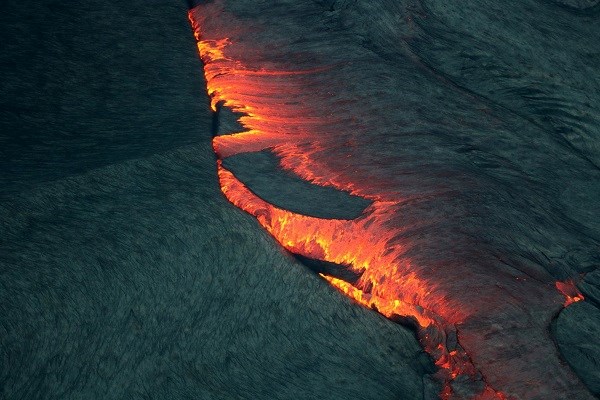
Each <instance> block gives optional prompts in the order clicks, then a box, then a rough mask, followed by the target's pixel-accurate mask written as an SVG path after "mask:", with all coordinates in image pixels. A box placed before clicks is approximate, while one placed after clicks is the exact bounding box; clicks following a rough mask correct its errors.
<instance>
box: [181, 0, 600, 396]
mask: <svg viewBox="0 0 600 400" xmlns="http://www.w3.org/2000/svg"><path fill="white" fill-rule="evenodd" d="M597 8H598V7H594V6H593V4H592V5H588V6H586V5H585V4H583V5H582V4H576V5H574V4H558V3H551V2H546V3H544V2H539V1H533V0H530V1H525V2H523V1H518V2H517V1H512V2H510V4H505V3H502V4H500V3H499V2H492V1H481V0H479V1H467V2H460V4H459V3H456V5H450V4H448V2H438V1H422V2H418V1H400V2H398V1H355V2H292V1H287V2H286V1H283V2H277V3H276V4H272V2H252V3H250V2H248V3H246V2H239V1H225V0H217V1H211V2H207V3H206V4H199V5H198V6H197V7H196V8H194V9H193V10H192V11H191V12H190V19H191V22H192V25H193V28H194V32H195V35H196V38H197V40H198V48H199V52H200V56H201V59H202V61H203V63H204V74H205V78H206V81H207V91H208V94H209V95H210V97H211V104H212V108H213V111H214V112H215V113H217V115H216V118H219V113H221V112H223V110H224V109H228V110H230V111H228V112H229V114H228V118H230V119H231V118H234V119H236V118H237V122H238V123H239V125H240V128H241V129H240V130H239V131H235V130H232V131H231V130H230V131H228V132H227V131H225V130H223V129H219V127H218V126H217V128H216V132H215V133H217V134H218V135H217V136H215V138H214V140H213V147H214V150H215V152H216V154H217V156H218V159H219V160H218V161H217V165H218V173H219V181H220V185H221V190H222V191H223V193H224V194H225V196H226V197H227V199H228V200H229V201H230V202H232V203H233V204H234V205H236V206H237V207H239V208H241V209H243V210H244V211H247V212H248V213H250V214H251V215H253V216H255V217H256V218H257V220H258V221H259V223H260V224H261V225H262V226H263V227H264V228H265V229H266V230H267V231H268V232H269V233H270V234H271V235H273V237H274V238H275V239H276V240H277V241H278V242H279V243H280V244H281V245H282V246H283V247H284V248H285V249H287V250H289V251H290V252H292V253H295V254H299V255H300V256H302V257H307V258H309V259H313V260H321V261H323V262H327V263H334V264H338V265H340V266H342V267H345V268H346V269H348V270H351V271H352V272H354V273H355V275H351V276H354V277H355V278H354V279H349V278H348V277H347V276H346V277H344V278H340V277H336V276H332V275H329V274H327V273H321V276H322V277H323V278H324V279H326V280H327V281H328V282H329V283H330V284H332V285H333V286H335V287H337V288H338V289H340V290H341V291H342V292H343V293H345V294H346V295H348V296H350V297H352V298H353V299H355V300H357V302H358V303H360V304H363V305H365V306H367V307H371V308H373V309H375V310H376V311H378V312H379V313H381V314H383V315H384V316H386V317H389V318H391V319H398V318H400V319H403V320H404V321H405V322H406V321H412V323H413V324H414V326H415V329H416V331H417V335H418V338H419V341H420V343H421V345H422V346H423V348H424V349H425V350H426V351H427V353H428V354H429V355H430V356H431V358H432V359H433V361H434V362H435V364H436V365H437V367H438V368H439V369H438V372H437V373H436V375H435V377H436V379H438V380H439V381H440V382H442V383H443V388H442V389H441V392H440V396H441V397H443V398H451V399H454V398H456V399H462V398H490V399H491V398H515V399H564V398H577V399H586V398H591V397H592V394H591V393H590V390H594V389H592V387H591V386H593V385H594V383H593V379H586V378H585V377H583V376H582V375H581V374H580V376H578V375H576V374H575V373H574V370H573V369H572V368H571V367H570V366H569V365H568V364H567V363H565V362H564V361H562V360H561V356H560V354H559V351H558V349H557V345H556V343H555V341H554V339H553V337H552V336H551V329H550V326H551V324H552V321H553V318H555V317H556V315H557V314H558V313H559V312H560V311H561V309H563V307H565V306H570V305H571V304H573V303H577V302H579V301H581V300H584V297H585V296H584V295H583V294H582V293H580V291H579V289H577V287H576V285H577V283H578V282H580V281H581V280H582V279H583V277H584V275H585V274H586V273H589V272H591V271H593V270H594V269H595V268H597V265H598V260H599V258H598V238H599V235H598V234H599V230H598V222H599V221H598V215H597V212H598V208H597V206H598V198H600V193H599V191H598V188H599V182H600V181H599V178H600V173H599V172H600V170H599V168H598V166H599V165H600V152H599V151H598V150H599V147H598V134H599V132H598V129H599V128H600V124H599V123H598V118H597V117H598V112H599V108H598V101H597V96H598V89H599V88H600V80H599V77H598V72H599V71H598V65H599V64H598V61H599V60H598V58H599V57H598V53H597V51H596V52H594V49H595V46H596V44H597V43H598V40H600V28H598V12H597V11H598V10H597ZM506 9H510V10H511V18H506V19H504V18H500V17H499V16H501V15H502V14H503V13H505V12H506ZM586 11H587V13H586ZM450 17H453V19H450ZM473 21H478V22H477V23H478V25H477V27H475V26H473ZM557 21H560V22H557ZM516 28H518V29H516ZM533 65H535V66H536V68H535V69H534V68H533V67H532V66H533ZM573 71H577V76H576V77H574V74H573ZM230 122H231V121H230ZM217 125H218V123H217ZM230 126H235V124H232V123H230ZM256 152H262V154H263V156H261V157H262V158H256V157H255V158H252V157H248V156H244V154H245V153H256ZM265 152H266V153H265ZM257 154H258V153H257ZM273 155H274V156H275V157H277V158H278V162H279V167H280V168H281V169H283V170H285V171H287V172H285V173H286V174H293V175H295V176H297V177H300V178H302V179H303V180H305V181H308V182H310V183H312V184H313V185H315V186H320V187H326V188H334V189H337V190H338V191H341V192H346V195H347V199H346V201H347V202H348V203H349V204H353V205H357V203H356V200H355V199H353V198H356V197H358V198H362V199H363V200H366V201H368V202H369V203H368V204H367V203H365V204H364V205H363V210H362V212H361V213H360V215H348V216H343V215H342V216H338V217H335V216H327V215H325V216H324V215H320V214H319V213H318V212H315V211H314V208H315V207H316V208H317V209H320V210H324V211H322V213H326V212H327V211H326V210H327V209H328V208H329V207H330V205H331V206H332V207H333V209H337V208H342V209H347V207H344V206H343V205H342V206H340V205H338V203H337V200H334V199H332V200H331V201H328V199H327V197H326V196H322V197H320V198H321V199H322V200H321V201H320V202H317V204H315V203H314V202H311V201H310V200H306V199H304V198H303V197H302V196H298V198H297V199H296V200H295V201H294V196H295V194H294V193H293V190H292V191H290V192H289V193H287V195H284V196H283V198H281V193H282V191H283V190H287V189H283V188H282V186H286V187H291V186H293V185H299V183H293V182H292V181H287V183H281V179H284V178H277V179H270V178H269V177H268V176H267V177H265V174H268V173H269V172H268V171H265V167H264V165H265V162H266V161H264V160H265V157H273ZM236 157H237V161H236ZM241 157H246V160H244V159H242V158H241ZM230 159H234V161H228V160H230ZM259 160H263V161H262V162H259ZM227 163H231V165H232V167H229V168H228V165H227ZM257 165H258V167H257ZM260 165H262V166H263V167H262V168H261V167H260ZM236 171H238V172H237V173H236ZM269 171H271V172H270V173H272V174H273V176H280V175H278V173H277V171H276V168H270V170H269ZM253 174H254V175H255V176H256V175H258V176H263V179H262V180H260V179H259V178H254V180H253V179H252V176H253ZM243 176H246V177H247V178H243ZM287 179H291V178H289V176H288V178H287ZM269 185H270V189H269ZM310 190H311V189H302V190H299V191H300V192H302V193H304V195H303V196H308V197H310V196H309V195H307V194H306V193H307V191H310ZM314 190H317V189H314ZM278 195H279V197H278ZM317 197H318V196H317ZM340 201H341V200H340ZM285 202H288V203H293V204H295V206H294V205H288V206H286V205H285V204H282V203H285ZM348 207H350V206H348ZM573 329H574V330H576V327H573ZM587 340H588V341H589V340H591V339H590V338H588V339H587ZM592 342H593V340H592ZM591 345H595V346H596V350H595V351H596V354H597V345H598V343H597V339H596V343H591ZM365 346H368V344H365ZM567 358H568V357H567ZM575 362H576V361H575ZM596 368H597V366H596ZM575 371H577V368H575ZM592 376H594V375H593V374H592ZM595 376H597V374H596V375H595ZM586 383H587V385H588V387H586Z"/></svg>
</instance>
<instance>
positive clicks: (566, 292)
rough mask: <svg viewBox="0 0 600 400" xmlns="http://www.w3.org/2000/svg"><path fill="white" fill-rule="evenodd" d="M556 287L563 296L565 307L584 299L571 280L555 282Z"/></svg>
mask: <svg viewBox="0 0 600 400" xmlns="http://www.w3.org/2000/svg"><path fill="white" fill-rule="evenodd" d="M556 288H557V289H558V291H559V292H561V293H562V294H563V296H565V307H567V306H569V305H571V304H573V303H576V302H578V301H581V300H584V297H583V295H582V294H581V292H580V291H579V289H577V286H575V283H574V282H573V281H572V280H568V281H565V282H560V281H559V282H556Z"/></svg>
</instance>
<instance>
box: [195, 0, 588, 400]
mask: <svg viewBox="0 0 600 400" xmlns="http://www.w3.org/2000/svg"><path fill="white" fill-rule="evenodd" d="M220 18H225V17H224V16H223V9H222V7H221V5H220V3H219V2H218V1H216V2H210V3H208V4H206V5H202V6H199V7H197V8H196V9H194V10H192V11H190V20H191V22H192V25H193V28H194V33H195V36H196V39H197V41H198V49H199V53H200V56H201V59H202V61H203V63H204V73H205V77H206V81H207V91H208V94H209V95H210V97H211V107H212V109H213V111H215V112H216V111H217V107H216V106H217V104H218V103H221V102H222V103H223V105H225V106H227V107H229V108H231V110H232V111H234V112H237V113H242V114H243V116H242V117H240V118H239V122H240V124H241V125H242V126H243V127H244V128H245V130H244V131H243V132H238V133H233V134H230V135H224V136H216V137H215V138H214V139H213V148H214V150H215V153H216V154H217V156H218V158H219V160H218V161H217V167H218V177H219V183H220V186H221V190H222V192H223V193H224V195H225V196H226V198H227V199H228V200H229V201H230V202H231V203H233V204H234V205H235V206H237V207H239V208H240V209H242V210H244V211H246V212H248V213H249V214H251V215H253V216H254V217H256V219H257V220H258V222H259V223H260V224H261V225H262V226H263V227H264V228H265V229H266V230H267V231H268V232H269V233H270V234H271V235H272V236H273V237H274V238H275V239H276V240H277V241H278V242H279V243H280V244H281V245H282V246H283V247H284V248H285V249H287V250H289V251H291V252H293V253H296V254H300V255H303V256H306V257H309V258H313V259H319V260H323V261H328V262H333V263H337V264H343V265H348V266H349V268H351V269H352V270H353V271H355V272H357V273H361V274H362V275H361V277H360V279H359V280H358V282H357V283H356V285H355V286H354V285H352V284H350V283H348V282H345V281H343V280H340V279H337V278H335V277H332V276H326V275H322V277H323V278H324V279H325V280H327V281H328V282H329V283H330V284H331V285H332V286H334V287H336V288H337V289H339V290H340V291H341V292H343V293H344V294H346V295H347V296H349V297H351V298H352V299H354V300H356V301H357V302H358V303H360V304H362V305H364V306H366V307H369V308H373V309H375V310H376V311H378V312H379V313H381V314H382V315H384V316H386V317H388V318H393V317H394V316H402V317H408V318H411V319H413V320H414V321H415V322H416V324H417V325H418V327H419V328H418V330H417V331H418V337H419V340H420V343H421V344H422V346H423V347H424V349H425V350H426V351H427V352H428V353H429V354H430V356H431V357H432V358H433V360H434V361H435V364H436V365H437V366H438V367H439V371H438V373H437V377H438V378H439V379H440V380H441V381H442V382H443V383H444V389H443V390H442V392H441V393H440V396H441V397H442V398H444V399H455V398H456V399H458V398H464V397H465V396H467V397H469V398H477V399H506V398H513V397H515V398H517V397H519V398H527V397H528V396H529V395H530V394H531V393H533V392H532V391H535V390H536V389H535V387H533V385H534V384H538V383H539V382H538V383H536V380H539V374H538V372H535V371H534V372H532V373H531V376H529V375H527V373H521V374H522V375H523V376H516V377H510V376H505V375H506V374H505V373H504V372H502V371H501V372H499V373H495V374H493V375H494V382H493V383H492V382H490V379H489V376H488V374H489V373H491V372H493V371H492V370H490V369H487V370H483V368H482V367H481V365H485V366H488V367H489V365H492V364H494V363H495V362H496V360H494V359H490V357H493V353H492V355H489V356H488V355H486V354H485V352H482V351H479V352H477V354H473V350H479V349H478V348H477V345H480V344H481V343H480V340H482V339H481V338H480V337H481V335H479V336H477V334H476V333H472V332H471V333H464V334H463V332H462V327H463V326H464V324H465V323H467V322H468V323H473V321H476V320H477V321H479V322H477V323H478V324H479V325H485V324H486V323H487V322H486V320H485V317H487V314H494V313H495V314H494V315H499V317H498V320H500V321H506V320H507V321H509V322H508V323H507V324H512V319H514V318H516V317H515V316H518V317H523V318H524V319H526V318H528V316H529V314H528V312H529V311H527V310H526V311H523V310H521V309H519V308H518V307H517V305H516V303H517V300H514V299H512V298H511V294H510V293H508V294H507V292H506V291H504V290H503V289H502V288H501V287H500V286H499V285H497V282H496V280H495V278H494V277H485V274H484V273H482V272H481V271H480V270H477V271H476V272H475V273H477V274H478V275H479V276H480V277H481V278H480V279H481V280H482V282H483V283H482V284H481V287H484V288H485V290H487V293H485V296H487V297H484V299H483V300H482V299H481V297H482V296H481V295H479V294H477V293H458V294H457V293H450V292H449V291H447V290H446V287H447V285H446V286H445V282H444V281H442V280H439V279H438V280H436V279H435V278H436V277H437V276H436V275H435V273H434V274H432V273H431V272H426V268H424V267H423V266H419V265H415V263H414V262H413V261H411V259H410V258H409V257H407V256H406V254H405V253H406V249H405V247H404V246H403V244H402V243H401V241H399V240H396V238H397V237H399V236H400V235H401V234H402V231H403V229H406V227H398V226H396V225H394V224H390V223H389V221H391V220H394V221H397V220H398V215H402V206H403V202H404V201H406V200H407V199H406V198H404V197H402V196H401V195H399V194H398V193H397V192H393V191H389V190H388V189H387V185H386V183H385V182H378V181H377V180H376V179H375V178H373V179H370V180H369V183H368V184H363V183H362V182H364V180H361V179H359V178H358V177H356V176H352V175H350V176H349V175H348V174H343V173H340V172H338V171H336V170H335V168H331V167H329V166H328V165H327V163H325V162H322V161H320V160H319V159H318V157H316V156H315V154H317V153H319V152H321V151H323V150H326V147H325V145H324V144H322V143H321V142H319V140H327V139H322V138H326V137H327V136H330V135H328V134H329V133H330V132H339V127H340V126H346V125H351V124H352V121H345V120H343V119H340V118H341V117H339V118H338V117H335V116H333V115H328V116H327V117H326V118H324V117H323V115H322V114H323V111H322V110H321V109H319V107H314V106H312V105H311V102H310V98H306V95H305V93H306V92H307V91H309V92H310V87H311V85H322V82H321V81H319V80H318V79H316V80H314V81H313V78H314V77H315V76H318V75H319V74H321V73H323V72H324V71H327V70H328V69H331V68H333V66H330V67H325V68H317V69H304V70H302V69H298V70H282V69H276V65H274V64H269V63H267V65H272V66H273V69H266V68H264V66H263V63H262V62H264V60H261V62H258V63H257V64H258V65H259V66H258V67H255V68H252V67H250V66H249V65H247V64H243V63H242V62H241V61H239V60H240V59H243V58H242V57H241V56H243V55H244V47H243V46H240V47H239V48H237V47H235V46H234V45H233V43H232V41H231V40H230V39H228V38H227V37H228V32H227V31H226V28H223V27H222V26H221V25H219V24H218V23H217V22H215V21H218V20H219V19H220ZM226 18H227V20H228V21H229V24H228V25H229V26H234V27H235V26H237V27H242V26H244V23H243V22H242V21H236V20H235V17H234V16H232V15H227V16H226ZM238 29H243V28H238ZM233 33H235V34H237V35H239V31H238V32H233ZM303 96H304V97H303ZM331 96H332V100H331V101H332V102H336V101H337V102H339V103H340V104H342V100H340V99H336V98H335V94H334V93H331ZM290 99H292V100H294V99H296V100H295V101H291V100H290ZM297 99H300V100H297ZM302 100H306V102H303V101H302ZM340 135H342V134H341V133H340ZM329 140H331V139H329ZM307 143H309V144H310V145H308V146H307ZM266 148H271V149H273V151H274V152H275V153H276V154H277V155H279V156H280V157H281V166H282V167H283V168H285V169H287V170H289V171H292V172H294V173H295V174H297V175H298V176H300V177H301V178H303V179H305V180H307V181H310V182H312V183H314V184H317V185H323V186H331V187H334V188H336V189H339V190H343V191H346V192H349V193H352V194H353V195H357V196H362V197H363V198H366V199H369V200H371V201H372V202H373V204H372V205H371V206H370V207H369V208H368V209H367V210H365V212H364V214H363V215H362V216H361V217H359V218H357V219H355V220H336V219H320V218H315V217H310V216H305V215H301V214H297V213H293V212H290V211H287V210H283V209H280V208H277V207H275V206H273V205H272V204H270V203H268V202H267V201H265V200H263V199H261V198H259V197H258V196H256V195H255V194H254V193H252V192H251V191H250V190H249V189H248V188H247V187H246V186H244V184H243V183H242V182H240V181H239V180H238V179H237V178H236V177H235V176H234V175H233V174H232V173H231V172H230V171H228V170H227V169H225V168H224V167H223V166H222V164H221V161H220V160H221V159H223V158H225V157H228V156H231V155H235V154H238V153H242V152H253V151H259V150H263V149H266ZM466 272H469V271H468V270H467V269H466V267H465V269H464V270H458V271H456V275H458V277H459V278H460V274H461V273H466ZM484 272H485V271H484ZM485 285H487V286H485ZM552 286H553V285H552V284H546V283H542V284H539V283H537V282H532V283H523V287H524V288H525V290H530V291H531V296H532V298H534V302H536V301H538V302H539V304H541V305H542V306H546V305H548V304H550V305H552V306H553V307H554V306H556V307H560V301H559V297H560V296H559V295H558V293H557V292H553V293H550V292H548V291H547V289H548V288H549V287H550V288H551V289H552ZM557 287H558V288H559V289H561V290H562V289H564V288H565V287H566V286H563V285H560V284H557ZM569 288H570V289H569V290H570V291H569V294H568V296H571V298H572V299H573V301H577V300H576V299H579V297H577V296H578V295H577V294H576V293H574V292H573V290H572V288H571V286H569ZM462 292H464V290H463V291H462ZM563 292H565V291H564V290H563ZM470 296H471V297H470ZM473 296H479V300H478V302H473V301H471V299H472V298H474V297H473ZM565 296H567V294H566V293H565ZM496 298H501V299H502V300H503V301H504V302H505V303H504V304H497V303H498V302H494V300H496ZM486 299H493V300H492V301H487V302H486ZM567 300H569V299H567ZM482 304H483V306H484V307H485V308H484V309H483V310H482V309H481V307H483V306H482ZM536 304H538V303H536ZM536 306H537V305H536ZM511 313H512V314H511ZM482 314H485V315H484V316H483V317H482V316H481V315H482ZM478 318H480V320H478ZM481 318H483V319H481ZM502 318H504V320H503V319H502ZM481 321H483V322H481ZM503 328H504V327H503ZM509 328H510V329H509V331H510V332H512V331H511V330H512V329H518V326H517V325H515V326H511V325H509ZM493 329H495V330H499V329H500V328H496V327H493ZM504 330H506V329H504ZM471 331H475V332H479V331H477V329H474V328H471ZM510 334H511V333H509V335H510ZM544 334H545V333H544V332H541V331H536V332H535V333H533V334H532V335H531V339H530V340H531V341H532V342H533V343H534V345H533V347H532V349H533V350H532V351H538V350H539V349H540V348H541V350H539V351H540V354H542V355H541V357H542V359H543V360H544V358H543V357H546V354H548V356H547V357H556V354H555V353H556V350H555V348H554V347H553V345H552V344H551V341H550V340H548V343H550V345H549V346H547V345H546V344H539V345H538V344H536V342H537V341H538V337H539V338H540V340H545V339H546V337H545V336H544ZM536 335H537V336H536ZM498 338H499V339H498ZM513 339H514V338H512V337H510V336H509V339H506V338H502V337H501V335H500V336H499V335H496V336H494V339H493V340H504V341H506V340H513ZM517 339H520V338H517ZM517 339H514V340H515V342H517V343H515V346H518V345H519V344H518V340H517ZM491 343H492V344H495V343H497V342H493V341H492V342H491ZM528 345H529V344H528ZM486 357H487V358H486ZM511 362H515V363H516V364H510V363H506V365H505V366H503V368H504V370H511V369H512V368H513V365H517V366H518V367H519V368H520V369H521V371H526V370H527V368H528V365H523V364H527V361H519V360H517V361H514V360H512V361H511ZM556 362H558V358H556ZM504 370H503V371H504ZM558 376H559V377H560V379H562V380H564V381H565V382H567V383H566V384H565V385H564V387H565V388H566V389H565V391H568V390H571V389H570V387H571V386H572V387H576V386H577V384H578V383H577V382H576V381H577V379H576V378H574V377H573V376H572V374H571V373H570V372H569V371H563V370H561V371H560V374H559V375H558ZM511 379H512V380H511ZM504 381H507V382H509V383H510V384H511V385H512V387H514V388H516V389H514V390H513V391H512V392H511V393H510V394H508V393H507V392H506V391H504V390H502V392H500V391H498V390H496V389H503V388H498V387H497V386H498V385H499V382H504ZM561 382H563V381H561ZM561 385H562V383H561ZM493 387H494V388H493ZM532 387H533V388H532ZM456 389H458V390H456ZM552 390H554V388H553V387H550V389H549V391H552ZM574 390H575V391H574V393H576V390H579V389H577V388H576V389H574ZM513 393H519V395H518V396H514V395H513ZM557 398H558V397H557Z"/></svg>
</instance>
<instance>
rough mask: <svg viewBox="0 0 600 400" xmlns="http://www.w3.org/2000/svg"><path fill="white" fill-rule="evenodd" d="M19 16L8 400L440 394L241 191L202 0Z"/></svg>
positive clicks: (402, 344) (400, 331)
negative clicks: (228, 178) (231, 189)
mask: <svg viewBox="0 0 600 400" xmlns="http://www.w3.org/2000/svg"><path fill="white" fill-rule="evenodd" d="M0 10H1V12H0V19H1V23H0V30H1V31H2V33H3V35H2V36H3V52H2V54H1V55H0V58H1V60H2V63H1V66H0V70H1V72H2V77H3V78H2V80H0V85H1V86H0V88H1V93H2V96H0V98H1V105H0V126H1V129H0V152H1V157H0V169H1V173H0V196H1V197H2V200H1V201H0V398H2V399H81V398H86V399H89V398H96V399H124V398H135V399H137V398H148V399H207V400H216V399H248V400H255V399H265V400H266V399H269V400H270V399H298V398H301V399H320V398H327V399H354V398H367V399H395V398H398V397H401V398H407V399H421V398H422V397H423V395H424V391H423V390H424V389H423V387H424V385H423V383H422V376H423V374H424V373H425V372H427V371H430V370H431V366H430V365H428V360H427V357H425V356H424V355H423V353H422V351H421V349H420V348H419V346H418V344H417V342H416V340H415V338H414V334H413V332H411V331H408V330H406V329H404V328H402V327H400V326H398V325H395V324H392V323H390V322H389V321H386V320H385V319H383V318H381V317H380V316H378V315H377V314H375V313H373V312H371V311H369V310H365V309H361V308H358V307H356V306H355V305H354V304H352V303H351V302H350V301H348V300H347V299H345V298H343V297H342V296H341V295H339V294H338V293H337V292H335V291H333V290H332V289H331V288H329V287H327V286H326V285H325V284H324V283H323V282H321V281H320V280H319V279H318V278H317V277H316V276H315V275H314V274H313V273H312V272H310V271H307V270H306V269H305V268H304V267H303V266H302V265H301V264H299V263H297V262H295V261H294V260H293V258H291V257H289V256H287V255H286V254H284V253H283V252H282V251H280V249H279V248H278V247H277V246H276V244H275V243H274V241H273V240H272V239H270V238H269V237H268V236H267V235H266V234H265V233H263V232H262V230H261V229H260V228H259V227H258V225H257V224H256V222H255V221H253V220H252V219H251V218H250V217H249V216H247V215H244V214H243V213H241V212H240V211H238V210H236V209H235V208H234V207H233V206H231V205H230V204H229V203H227V202H226V200H225V199H224V198H223V197H222V195H221V193H220V191H219V188H218V185H217V182H216V173H215V166H214V154H213V152H212V149H211V146H210V131H211V116H210V113H209V109H208V104H207V99H206V98H205V94H204V93H205V91H204V88H203V86H204V83H203V81H202V79H201V76H202V74H201V64H200V62H199V60H198V57H197V53H196V48H195V45H194V40H193V37H192V34H191V31H190V27H189V22H188V20H187V18H186V17H187V15H186V6H185V4H184V3H183V2H181V3H177V2H162V3H160V4H159V3H151V4H150V3H148V2H145V1H128V2H106V1H95V0H92V1H86V2H59V1H46V2H33V1H26V2H16V1H2V2H1V3H0ZM426 384H427V387H431V382H430V381H429V380H426ZM430 391H431V392H432V393H436V391H437V388H436V387H435V386H433V387H432V388H431V390H430Z"/></svg>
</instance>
